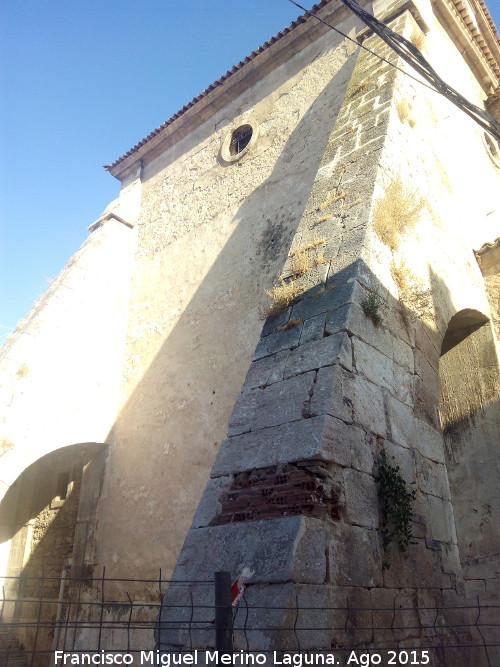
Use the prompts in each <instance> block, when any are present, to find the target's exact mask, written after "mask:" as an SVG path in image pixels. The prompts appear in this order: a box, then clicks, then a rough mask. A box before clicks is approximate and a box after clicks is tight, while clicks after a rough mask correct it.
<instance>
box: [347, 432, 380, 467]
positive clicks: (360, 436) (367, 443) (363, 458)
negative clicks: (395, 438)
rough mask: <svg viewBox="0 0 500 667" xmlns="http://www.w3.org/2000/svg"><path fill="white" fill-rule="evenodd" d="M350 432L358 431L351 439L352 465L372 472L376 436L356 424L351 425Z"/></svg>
mask: <svg viewBox="0 0 500 667" xmlns="http://www.w3.org/2000/svg"><path fill="white" fill-rule="evenodd" d="M349 432H350V433H352V434H355V433H357V437H356V438H355V439H354V438H353V440H352V441H351V466H352V467H353V468H354V469H355V470H360V471H361V472H366V473H368V474H371V473H372V472H373V465H374V461H375V437H374V436H373V435H371V434H369V433H366V432H365V431H364V430H362V429H360V428H357V427H355V426H354V425H352V426H350V430H349Z"/></svg>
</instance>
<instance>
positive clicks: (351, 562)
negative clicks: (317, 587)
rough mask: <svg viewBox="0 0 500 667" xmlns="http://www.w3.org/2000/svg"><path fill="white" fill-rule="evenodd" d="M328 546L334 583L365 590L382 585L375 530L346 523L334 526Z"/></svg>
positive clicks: (330, 569) (331, 527)
mask: <svg viewBox="0 0 500 667" xmlns="http://www.w3.org/2000/svg"><path fill="white" fill-rule="evenodd" d="M327 546H328V563H329V573H330V583H331V584H333V585H334V586H364V587H366V588H372V587H373V586H380V585H381V584H382V560H381V557H380V549H379V538H378V533H377V531H376V530H370V529H367V528H362V527H360V526H350V525H348V524H345V523H335V524H331V526H330V527H329V530H328V540H327Z"/></svg>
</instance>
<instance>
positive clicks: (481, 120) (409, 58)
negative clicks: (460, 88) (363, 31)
mask: <svg viewBox="0 0 500 667" xmlns="http://www.w3.org/2000/svg"><path fill="white" fill-rule="evenodd" d="M288 1H289V2H291V3H292V4H293V5H295V6H296V7H298V8H299V9H301V10H302V11H303V12H304V13H306V14H307V15H309V16H312V17H313V18H315V19H316V20H317V21H320V22H321V23H324V24H325V25H326V26H328V27H329V28H331V29H332V30H335V32H338V33H339V34H340V35H342V36H343V37H346V38H347V39H349V40H350V41H351V42H354V43H355V44H357V45H358V46H360V47H361V48H363V49H364V50H365V51H368V52H369V53H371V54H372V55H374V56H377V58H380V60H382V61H384V62H386V63H388V64H389V65H391V66H392V67H394V68H395V69H397V70H398V71H400V72H403V73H404V74H406V75H407V76H409V77H410V78H412V79H413V80H414V81H418V83H420V84H421V85H423V86H425V87H426V88H429V89H430V90H433V91H435V92H437V93H439V94H441V95H443V96H444V97H446V98H447V99H448V100H450V102H452V103H453V104H455V106H457V107H458V108H459V109H461V110H462V111H463V112H464V113H466V114H467V115H468V116H470V118H472V119H473V120H475V121H476V123H478V124H479V125H480V126H481V127H482V128H483V129H484V130H486V131H487V132H489V133H490V134H491V135H492V136H494V137H495V138H496V139H497V141H500V123H498V122H497V121H496V120H495V119H494V118H493V117H492V116H491V115H490V114H489V113H487V112H486V111H484V110H483V109H481V108H480V107H478V106H476V105H475V104H472V102H469V101H468V100H467V99H466V98H465V97H463V96H462V95H460V93H458V92H457V91H456V90H455V89H454V88H452V87H451V86H449V85H448V84H447V83H446V82H445V81H443V79H441V77H440V76H439V75H438V74H437V72H436V71H435V70H434V68H433V67H432V66H431V65H430V63H428V62H427V60H426V59H425V58H424V57H423V55H422V54H421V53H420V51H419V50H418V49H417V47H416V46H414V45H413V44H412V43H411V42H410V41H409V40H407V39H406V38H405V37H403V36H402V35H399V34H398V33H396V32H394V31H393V30H391V29H390V28H389V27H388V26H387V25H386V24H385V23H382V21H379V20H378V19H376V18H375V17H374V16H372V14H370V13H369V12H367V11H366V10H364V9H363V8H362V7H360V5H359V4H358V3H357V1H356V0H341V2H342V3H343V4H344V5H345V6H346V7H347V8H348V9H350V10H351V11H352V12H353V13H354V14H355V15H356V16H357V17H358V18H360V19H361V20H362V21H363V23H364V24H365V25H367V26H368V27H369V28H371V29H372V30H373V32H374V33H375V34H376V35H378V36H379V37H380V39H382V40H383V41H384V42H385V43H386V44H388V45H389V46H390V47H391V49H392V50H393V51H395V52H396V53H397V54H398V56H400V58H402V59H403V60H404V61H405V62H406V63H408V64H409V65H410V66H411V67H413V69H414V70H416V71H417V72H418V73H419V74H420V76H422V77H423V78H424V79H425V81H427V82H428V83H424V82H423V81H422V80H421V79H418V78H417V77H415V76H413V75H411V74H409V73H408V72H406V71H405V70H404V69H402V68H400V67H398V66H397V65H394V64H393V63H391V62H390V61H388V60H386V59H385V58H383V57H382V56H379V55H378V54H377V53H375V52H374V51H372V50H370V49H368V48H367V47H365V46H363V45H362V44H361V43H360V42H358V41H357V40H353V39H352V38H351V37H349V36H348V35H346V34H345V33H343V32H341V31H340V30H338V29H337V28H335V27H334V26H333V25H331V24H330V23H328V22H327V21H324V20H323V19H322V18H320V17H319V16H317V15H316V14H314V13H313V12H311V11H309V10H308V9H305V8H304V7H302V6H301V5H299V4H298V3H297V2H295V0H288Z"/></svg>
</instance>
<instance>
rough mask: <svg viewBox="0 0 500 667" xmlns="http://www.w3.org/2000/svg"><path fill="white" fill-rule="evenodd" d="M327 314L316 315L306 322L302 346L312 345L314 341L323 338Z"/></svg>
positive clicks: (302, 335)
mask: <svg viewBox="0 0 500 667" xmlns="http://www.w3.org/2000/svg"><path fill="white" fill-rule="evenodd" d="M325 322H326V313H320V314H319V315H315V316H314V317H311V318H310V319H308V320H306V321H305V322H304V326H303V327H302V334H301V336H300V341H299V344H300V345H304V343H310V342H311V341H313V340H320V339H321V338H323V335H324V332H325Z"/></svg>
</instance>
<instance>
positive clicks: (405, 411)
mask: <svg viewBox="0 0 500 667" xmlns="http://www.w3.org/2000/svg"><path fill="white" fill-rule="evenodd" d="M387 413H388V417H389V428H390V433H391V440H392V441H393V442H395V443H397V444H398V445H403V447H414V446H415V441H416V421H417V420H416V419H415V416H414V414H413V410H411V409H410V408H409V407H408V406H407V405H404V404H403V403H401V401H398V400H397V399H395V398H393V397H392V396H388V397H387Z"/></svg>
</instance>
